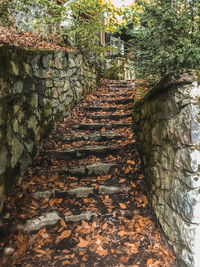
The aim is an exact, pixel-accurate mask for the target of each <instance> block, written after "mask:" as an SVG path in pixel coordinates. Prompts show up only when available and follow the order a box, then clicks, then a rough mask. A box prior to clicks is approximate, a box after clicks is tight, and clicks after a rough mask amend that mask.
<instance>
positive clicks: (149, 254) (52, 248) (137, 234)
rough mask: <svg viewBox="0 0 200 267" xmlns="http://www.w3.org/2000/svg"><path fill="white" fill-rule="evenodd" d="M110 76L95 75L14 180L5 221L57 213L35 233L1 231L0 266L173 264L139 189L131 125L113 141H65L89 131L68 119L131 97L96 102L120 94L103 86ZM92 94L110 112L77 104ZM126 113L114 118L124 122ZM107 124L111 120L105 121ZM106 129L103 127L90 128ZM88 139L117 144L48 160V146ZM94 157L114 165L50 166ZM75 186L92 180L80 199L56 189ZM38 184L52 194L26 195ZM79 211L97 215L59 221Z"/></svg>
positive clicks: (17, 222)
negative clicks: (95, 171)
mask: <svg viewBox="0 0 200 267" xmlns="http://www.w3.org/2000/svg"><path fill="white" fill-rule="evenodd" d="M110 82H112V81H108V80H102V81H101V84H100V87H99V89H98V90H96V91H94V92H92V93H90V94H88V95H87V96H85V97H84V98H83V99H82V101H81V102H80V103H79V104H78V106H77V107H76V108H75V109H74V110H73V111H72V112H71V114H70V116H69V117H66V118H65V119H64V120H63V121H62V122H60V123H59V124H58V125H57V127H56V128H55V129H54V130H53V132H52V134H51V136H50V137H49V139H48V140H47V142H46V144H45V145H44V147H43V148H42V150H41V152H40V154H39V155H38V157H37V158H36V160H35V162H34V164H33V166H32V167H31V168H30V169H29V173H28V174H27V176H25V177H24V180H23V182H22V181H19V182H18V183H17V184H16V187H15V190H13V192H11V194H10V196H9V198H8V200H7V202H6V204H5V208H4V211H3V212H4V214H10V216H9V218H8V219H3V220H1V223H2V224H3V225H4V226H5V227H8V228H9V226H13V225H23V224H24V223H26V221H27V220H30V219H32V218H37V217H38V216H40V215H41V214H43V213H44V212H50V211H54V210H55V211H57V212H58V213H59V216H61V218H60V220H59V221H58V223H57V224H56V225H54V226H46V227H43V228H41V229H40V230H38V231H35V232H31V233H24V232H23V231H20V230H19V231H17V232H12V231H11V232H8V233H7V235H6V236H4V237H3V238H1V239H0V255H1V260H0V263H1V264H2V266H14V267H15V266H16V267H17V266H27V267H31V266H38V267H39V266H42V267H43V266H80V267H84V266H86V267H90V266H94V267H95V266H97V267H99V266H106V267H109V266H113V267H117V266H119V267H120V266H134V267H144V266H147V267H152V266H160V267H161V266H162V267H165V266H166V267H173V266H174V267H175V266H176V261H175V256H174V253H173V251H172V249H171V247H170V246H169V245H168V244H167V240H166V237H165V235H164V234H163V232H162V231H161V229H160V227H159V225H158V223H157V221H156V219H155V216H154V214H153V211H152V208H151V207H150V204H149V201H148V198H147V188H146V186H145V181H144V175H143V171H142V169H141V163H140V158H139V154H138V152H137V150H136V146H135V137H134V133H133V132H132V129H131V126H130V125H128V126H127V127H122V128H116V129H114V131H115V132H117V133H119V134H120V135H121V136H122V138H121V139H120V140H114V139H113V140H102V141H101V142H93V141H91V142H90V141H89V140H84V139H83V140H79V141H77V142H76V141H73V142H71V143H69V144H67V146H66V142H65V138H64V137H65V136H66V134H67V135H69V134H71V136H79V135H82V136H84V135H88V134H91V131H90V129H88V130H84V131H83V130H76V129H74V128H73V125H74V124H78V123H83V122H90V123H93V122H96V121H98V120H91V119H89V118H88V115H91V114H93V115H99V114H111V113H112V114H114V113H115V114H122V113H125V112H126V111H127V110H128V109H129V108H130V107H131V105H132V104H131V103H129V104H126V105H115V104H113V103H112V104H108V103H106V102H105V101H102V102H101V100H105V99H106V98H108V97H107V96H106V95H107V94H110V97H109V98H108V99H110V100H114V99H119V98H120V94H119V95H117V94H115V92H114V91H112V89H110V86H109V84H110ZM123 90H124V88H122V89H121V94H122V95H123V97H121V98H122V99H124V94H125V93H126V92H125V91H123ZM129 93H131V97H133V95H134V89H133V88H132V89H130V88H127V95H128V94H129ZM129 97H130V96H129ZM97 99H98V101H99V103H100V105H101V106H106V107H109V105H111V106H117V107H118V110H117V112H111V113H110V112H96V111H95V112H91V113H90V114H88V113H89V112H88V111H86V110H85V106H88V104H89V103H90V102H91V103H94V101H96V100H97ZM92 105H93V104H92ZM129 119H131V118H129ZM129 119H127V118H125V119H124V120H123V119H120V121H121V122H129ZM105 121H106V123H107V122H109V120H107V119H106V120H104V121H103V120H101V123H104V122H105ZM98 122H99V121H98ZM110 123H111V124H112V123H115V121H114V120H113V119H111V120H110ZM108 131H109V130H108V129H107V128H106V127H105V126H104V127H102V128H101V129H100V130H99V132H98V133H106V132H108ZM93 133H94V131H93ZM88 144H90V145H93V146H95V145H97V144H103V145H107V146H109V145H112V146H118V147H119V146H120V150H119V151H118V152H117V153H110V154H108V155H103V156H102V155H85V157H84V158H80V159H77V158H74V159H71V160H69V161H67V162H65V161H60V160H56V159H53V158H51V157H50V155H49V154H48V153H46V150H49V149H50V150H59V149H65V148H66V147H69V146H70V147H71V148H73V147H75V148H77V147H80V146H81V147H83V146H85V145H88ZM97 162H104V163H111V162H115V163H116V165H117V166H116V167H115V168H112V169H111V170H110V171H109V173H108V174H102V175H96V176H94V175H90V176H89V175H88V174H86V175H85V176H76V175H68V174H64V173H59V172H57V173H56V172H55V171H54V170H55V169H57V168H63V167H64V166H65V167H66V166H72V167H75V166H78V165H80V166H83V165H87V164H93V163H97ZM102 185H103V186H106V187H108V188H110V187H113V186H114V187H116V186H117V187H119V188H122V186H124V187H126V188H128V191H123V190H122V191H120V192H119V193H117V194H113V193H109V192H107V193H105V194H99V188H100V186H102ZM79 186H84V187H88V186H89V187H91V186H92V187H93V193H92V194H91V195H89V196H88V197H83V198H80V197H79V198H76V196H70V197H69V195H68V194H66V193H64V192H65V191H67V190H68V189H72V188H76V187H79ZM46 190H57V191H58V195H57V196H52V197H44V198H43V199H39V200H33V199H32V193H34V192H37V191H46ZM59 192H60V193H59ZM110 192H111V191H110ZM59 194H60V195H59ZM86 212H95V213H96V215H97V216H96V217H91V218H90V219H89V220H87V221H86V219H80V221H75V222H70V221H66V217H69V216H71V215H78V214H79V215H80V214H81V213H86ZM6 247H12V248H13V249H14V253H13V254H12V255H5V253H4V249H5V248H6Z"/></svg>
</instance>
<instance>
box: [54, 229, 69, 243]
mask: <svg viewBox="0 0 200 267" xmlns="http://www.w3.org/2000/svg"><path fill="white" fill-rule="evenodd" d="M71 233H72V231H71V230H65V231H63V232H62V234H61V235H59V236H58V237H57V238H56V243H59V242H60V240H62V239H65V238H68V237H69V236H70V235H71Z"/></svg>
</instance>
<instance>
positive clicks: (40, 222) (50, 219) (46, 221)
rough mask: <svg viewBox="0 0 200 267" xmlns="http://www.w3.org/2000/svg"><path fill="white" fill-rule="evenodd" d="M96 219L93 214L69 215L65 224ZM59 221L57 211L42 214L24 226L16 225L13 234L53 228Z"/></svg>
mask: <svg viewBox="0 0 200 267" xmlns="http://www.w3.org/2000/svg"><path fill="white" fill-rule="evenodd" d="M96 217H98V214H97V213H95V212H91V211H88V212H83V213H81V214H78V215H69V216H65V217H64V220H65V222H79V221H82V220H84V221H90V220H91V219H93V218H96ZM60 220H61V217H60V216H59V215H58V212H57V211H52V212H47V213H43V214H42V215H41V216H39V217H36V218H33V219H31V220H28V221H27V222H26V223H25V224H24V225H16V226H14V227H13V230H12V231H13V232H15V231H18V230H20V231H23V232H26V233H32V232H36V231H39V230H40V229H42V228H44V227H48V226H54V225H56V224H57V223H59V221H60Z"/></svg>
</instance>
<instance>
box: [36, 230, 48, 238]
mask: <svg viewBox="0 0 200 267" xmlns="http://www.w3.org/2000/svg"><path fill="white" fill-rule="evenodd" d="M38 235H40V236H41V237H43V238H48V237H49V235H48V234H47V232H46V228H42V229H41V230H40V231H39V232H38Z"/></svg>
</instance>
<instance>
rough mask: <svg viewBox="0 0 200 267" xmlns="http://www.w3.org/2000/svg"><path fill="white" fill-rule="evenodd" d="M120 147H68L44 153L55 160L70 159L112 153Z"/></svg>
mask: <svg viewBox="0 0 200 267" xmlns="http://www.w3.org/2000/svg"><path fill="white" fill-rule="evenodd" d="M119 149H120V146H118V147H116V146H101V145H98V146H84V147H78V148H70V149H66V150H60V151H54V150H49V151H46V154H47V155H49V156H51V157H53V158H54V159H57V160H71V159H74V158H83V157H85V156H89V155H96V156H99V157H100V156H105V155H107V154H113V153H115V152H116V151H118V150H119Z"/></svg>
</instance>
